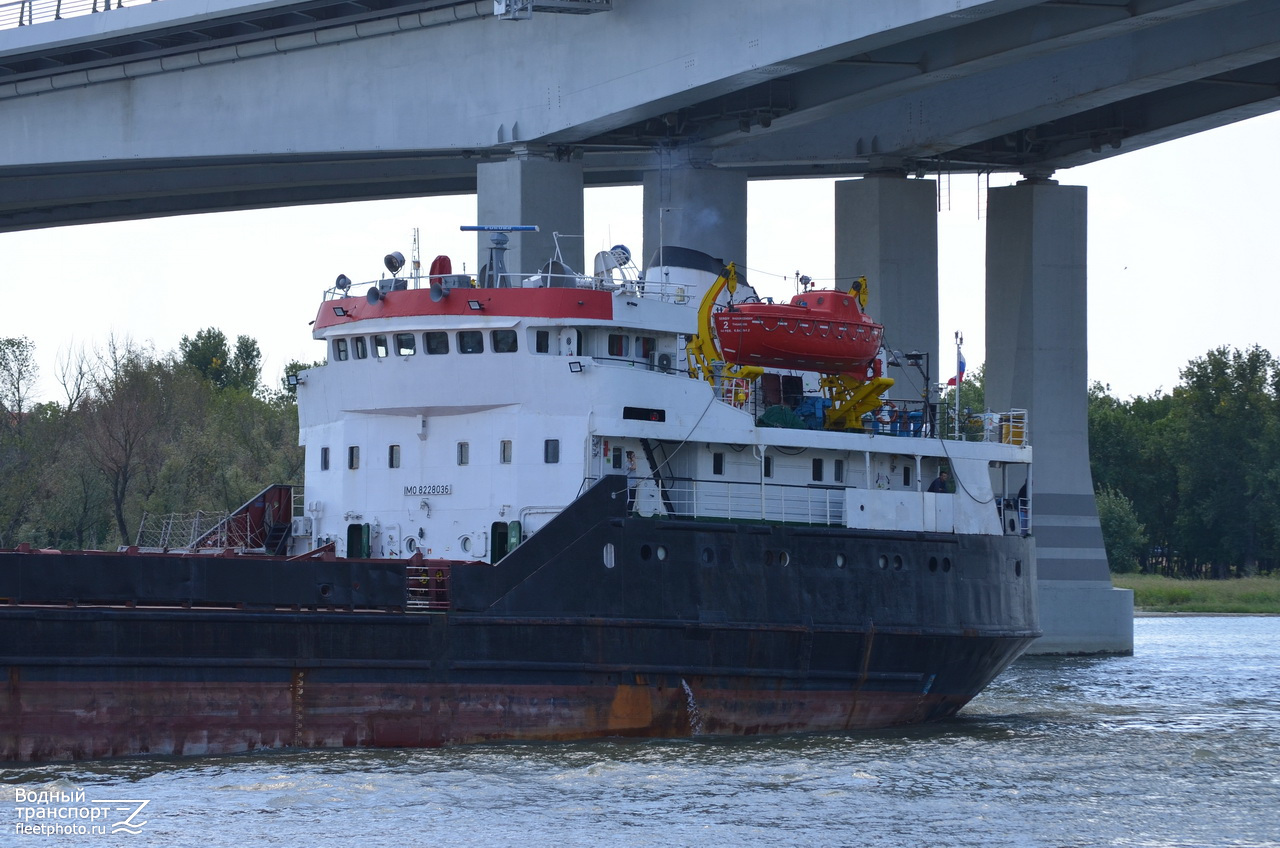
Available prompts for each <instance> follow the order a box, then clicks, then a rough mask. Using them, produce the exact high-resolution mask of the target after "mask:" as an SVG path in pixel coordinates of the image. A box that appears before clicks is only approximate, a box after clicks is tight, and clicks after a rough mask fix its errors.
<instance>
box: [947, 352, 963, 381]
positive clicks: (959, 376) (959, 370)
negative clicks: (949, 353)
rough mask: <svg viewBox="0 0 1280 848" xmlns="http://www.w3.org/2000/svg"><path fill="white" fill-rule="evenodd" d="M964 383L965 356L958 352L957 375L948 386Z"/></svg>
mask: <svg viewBox="0 0 1280 848" xmlns="http://www.w3.org/2000/svg"><path fill="white" fill-rule="evenodd" d="M963 381H964V354H963V353H961V352H960V351H958V350H957V351H956V375H955V376H954V377H952V378H951V379H950V380H948V381H947V385H948V386H954V385H956V384H958V383H961V382H963Z"/></svg>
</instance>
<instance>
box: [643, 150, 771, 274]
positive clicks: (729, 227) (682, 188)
mask: <svg viewBox="0 0 1280 848" xmlns="http://www.w3.org/2000/svg"><path fill="white" fill-rule="evenodd" d="M664 244H665V245H669V246H672V247H687V248H689V249H691V250H701V251H702V252H703V253H708V254H710V255H711V256H714V257H715V258H717V259H719V260H721V261H723V262H725V263H729V262H736V263H738V268H739V269H741V270H742V273H743V275H744V277H746V279H747V280H748V282H749V281H750V276H749V275H747V274H746V273H745V269H746V267H747V177H746V174H743V173H740V172H738V171H721V170H718V169H716V168H712V167H696V166H690V165H673V166H669V167H663V168H661V169H659V170H657V171H647V172H645V175H644V252H645V255H644V256H643V257H636V260H637V261H636V264H637V265H640V266H641V267H642V268H648V267H649V265H650V264H651V261H652V260H653V258H654V256H655V255H656V254H657V252H658V248H659V247H660V246H662V245H664Z"/></svg>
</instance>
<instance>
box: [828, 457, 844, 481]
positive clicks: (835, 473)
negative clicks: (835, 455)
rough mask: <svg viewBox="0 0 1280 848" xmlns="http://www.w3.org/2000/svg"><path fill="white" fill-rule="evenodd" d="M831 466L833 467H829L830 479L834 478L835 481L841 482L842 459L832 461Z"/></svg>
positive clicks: (842, 479) (842, 476)
mask: <svg viewBox="0 0 1280 848" xmlns="http://www.w3.org/2000/svg"><path fill="white" fill-rule="evenodd" d="M832 466H833V467H832V469H831V479H832V480H835V481H836V482H837V483H843V482H844V460H843V459H837V460H835V461H834V462H833V463H832Z"/></svg>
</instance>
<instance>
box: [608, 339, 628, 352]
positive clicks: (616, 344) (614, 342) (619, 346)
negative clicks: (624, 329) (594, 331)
mask: <svg viewBox="0 0 1280 848" xmlns="http://www.w3.org/2000/svg"><path fill="white" fill-rule="evenodd" d="M628 347H629V345H628V344H627V337H626V336H624V335H622V334H621V333H610V334H609V355H610V356H626V355H627V348H628Z"/></svg>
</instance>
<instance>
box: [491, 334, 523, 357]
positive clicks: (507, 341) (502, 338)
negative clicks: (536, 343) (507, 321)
mask: <svg viewBox="0 0 1280 848" xmlns="http://www.w3.org/2000/svg"><path fill="white" fill-rule="evenodd" d="M489 341H490V342H492V343H493V352H494V353H515V352H516V351H517V350H518V349H519V345H518V344H517V342H516V331H515V330H492V331H490V333H489Z"/></svg>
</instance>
